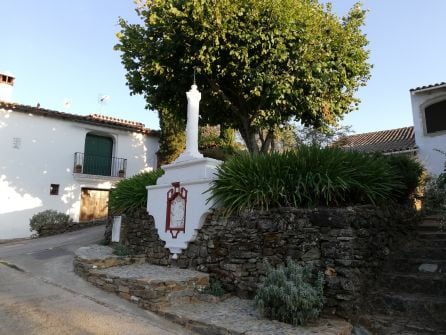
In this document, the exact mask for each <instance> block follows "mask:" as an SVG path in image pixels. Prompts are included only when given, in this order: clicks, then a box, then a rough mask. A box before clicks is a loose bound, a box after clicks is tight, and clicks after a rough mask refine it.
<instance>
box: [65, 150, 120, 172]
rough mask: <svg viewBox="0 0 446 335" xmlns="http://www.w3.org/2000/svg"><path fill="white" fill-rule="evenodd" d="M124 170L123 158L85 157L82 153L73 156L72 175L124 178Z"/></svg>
mask: <svg viewBox="0 0 446 335" xmlns="http://www.w3.org/2000/svg"><path fill="white" fill-rule="evenodd" d="M126 170H127V159H125V158H116V157H104V156H93V155H85V154H84V153H82V152H76V153H75V154H74V165H73V172H74V173H82V174H91V175H97V176H110V177H121V178H124V177H125V174H126Z"/></svg>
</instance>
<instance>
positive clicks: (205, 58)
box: [116, 0, 371, 152]
mask: <svg viewBox="0 0 446 335" xmlns="http://www.w3.org/2000/svg"><path fill="white" fill-rule="evenodd" d="M137 12H138V14H139V16H140V18H141V19H142V23H141V24H130V23H128V22H126V21H125V20H123V19H120V21H119V22H120V26H121V28H122V29H121V31H120V32H119V33H118V38H119V43H118V44H117V45H116V49H117V50H120V51H121V52H122V55H121V57H122V63H123V65H124V67H125V69H126V70H127V75H126V77H127V82H128V85H129V87H130V89H131V91H132V93H138V94H144V96H145V98H146V101H147V107H148V108H151V109H156V110H158V111H161V110H168V111H169V112H170V113H174V114H177V115H179V116H180V117H182V118H183V119H184V118H185V111H186V98H185V94H184V92H186V91H187V90H189V88H190V85H191V83H192V78H193V71H194V69H196V78H197V84H198V86H199V88H200V90H201V91H202V102H201V110H202V112H201V113H202V121H203V122H205V123H209V124H223V125H225V126H228V127H232V128H235V129H238V130H239V131H240V133H241V135H242V137H243V139H244V140H245V142H246V144H247V147H248V149H249V150H250V151H251V152H257V151H259V150H260V148H259V147H258V144H257V141H256V137H255V135H256V134H257V133H258V132H259V131H261V130H267V131H268V132H269V133H268V134H269V136H274V129H275V128H276V127H277V126H278V125H279V124H283V123H284V122H287V121H288V120H290V119H292V118H294V119H295V120H297V121H300V122H301V123H302V124H304V125H306V126H308V125H312V126H315V127H317V128H319V127H323V126H325V125H331V124H335V123H336V121H338V120H339V119H340V118H341V117H342V116H343V115H344V114H345V113H348V112H350V111H351V110H353V109H354V108H355V104H356V103H357V102H358V100H357V99H355V98H354V93H355V92H356V90H357V89H358V88H359V87H360V86H362V85H365V83H366V81H367V80H368V78H369V72H370V67H371V66H370V64H368V63H367V59H368V51H367V50H366V49H365V47H366V45H367V43H368V42H367V40H366V38H365V35H364V34H363V33H362V32H361V26H362V25H363V24H364V18H365V11H363V10H362V9H361V8H360V5H359V4H357V5H355V6H354V7H353V8H352V9H351V10H350V12H349V13H348V15H346V16H345V17H343V18H339V17H338V16H337V15H335V14H334V13H333V12H332V11H331V6H330V5H327V6H324V5H322V4H320V3H319V2H318V1H317V0H238V1H232V0H147V1H138V8H137ZM265 143H268V141H265ZM263 149H268V148H267V146H265V148H263Z"/></svg>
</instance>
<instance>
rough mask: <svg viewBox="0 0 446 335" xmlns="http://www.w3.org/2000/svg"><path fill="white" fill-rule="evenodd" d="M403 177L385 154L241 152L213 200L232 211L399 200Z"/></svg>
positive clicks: (215, 187) (222, 173)
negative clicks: (242, 153)
mask: <svg viewBox="0 0 446 335" xmlns="http://www.w3.org/2000/svg"><path fill="white" fill-rule="evenodd" d="M404 190H405V186H404V183H403V178H402V177H401V176H400V175H399V174H398V172H397V169H396V168H394V167H393V166H392V164H391V163H389V159H388V158H387V157H386V156H383V155H369V154H365V153H359V152H353V151H344V150H341V149H338V148H319V147H315V146H301V147H299V149H297V150H295V151H287V152H284V153H276V152H274V153H269V154H262V155H249V154H245V155H239V156H236V157H234V158H232V159H230V160H229V161H227V162H225V163H224V164H222V165H220V166H219V167H218V170H217V178H216V179H215V180H214V181H213V182H212V184H211V187H210V190H209V192H210V193H211V196H210V198H211V199H212V200H213V201H214V202H216V203H218V204H219V205H220V206H221V207H224V208H225V209H226V211H227V212H228V213H231V212H232V211H241V210H252V209H261V210H267V209H269V208H274V207H318V206H327V207H337V206H348V205H356V204H379V203H384V202H387V201H396V200H397V199H398V198H400V197H401V196H402V194H403V193H404V192H405V191H404Z"/></svg>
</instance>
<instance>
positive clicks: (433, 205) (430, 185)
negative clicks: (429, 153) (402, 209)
mask: <svg viewBox="0 0 446 335" xmlns="http://www.w3.org/2000/svg"><path fill="white" fill-rule="evenodd" d="M435 151H438V152H439V153H441V154H443V155H444V156H446V153H445V152H444V151H442V150H439V149H435ZM423 210H424V212H425V213H426V214H436V215H439V216H440V218H441V221H442V229H444V226H445V225H446V162H445V164H444V170H443V172H442V173H440V175H438V176H437V177H430V179H429V180H428V182H427V184H426V188H425V194H424V204H423Z"/></svg>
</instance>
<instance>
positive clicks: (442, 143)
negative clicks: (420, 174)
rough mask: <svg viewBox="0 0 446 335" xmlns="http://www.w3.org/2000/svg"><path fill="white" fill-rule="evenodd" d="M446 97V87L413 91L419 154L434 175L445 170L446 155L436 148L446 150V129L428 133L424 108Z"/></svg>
mask: <svg viewBox="0 0 446 335" xmlns="http://www.w3.org/2000/svg"><path fill="white" fill-rule="evenodd" d="M445 99H446V90H445V88H438V89H435V88H433V89H431V90H427V91H421V92H417V91H414V92H411V101H412V115H413V123H414V130H415V142H416V144H417V146H418V156H419V158H420V159H421V161H422V163H423V164H424V166H425V168H426V169H427V170H428V172H429V173H430V174H432V175H438V174H440V173H441V172H443V168H444V162H445V160H446V157H445V156H444V155H442V154H441V153H439V152H437V151H435V150H434V149H440V150H442V151H445V152H446V131H443V132H436V133H431V134H428V133H427V132H426V123H425V118H424V109H425V108H426V107H427V106H429V105H431V104H433V103H436V102H439V101H442V100H445ZM445 113H446V110H445Z"/></svg>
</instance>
